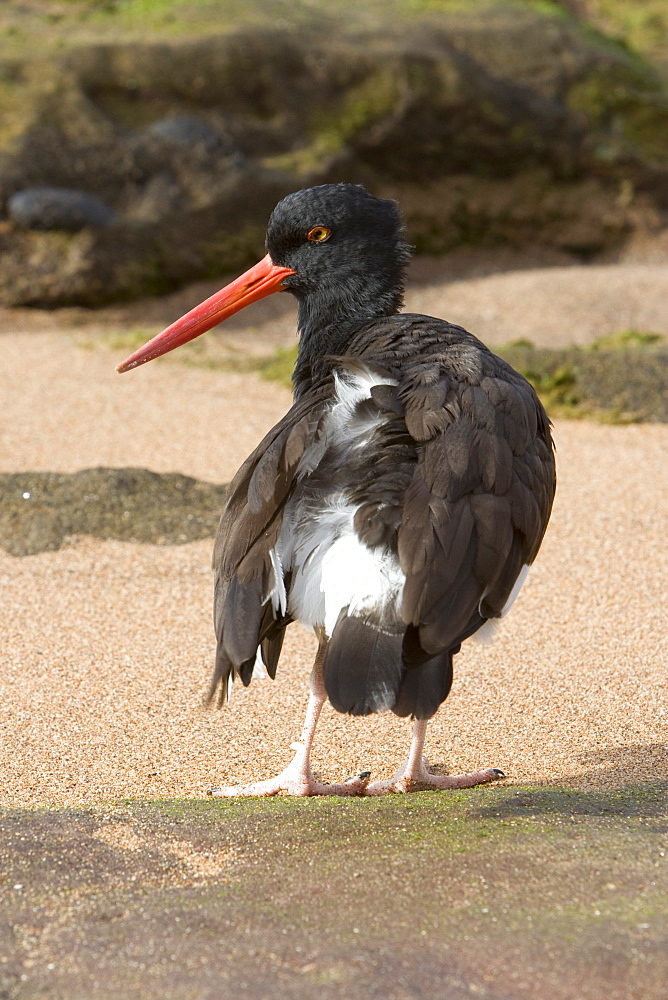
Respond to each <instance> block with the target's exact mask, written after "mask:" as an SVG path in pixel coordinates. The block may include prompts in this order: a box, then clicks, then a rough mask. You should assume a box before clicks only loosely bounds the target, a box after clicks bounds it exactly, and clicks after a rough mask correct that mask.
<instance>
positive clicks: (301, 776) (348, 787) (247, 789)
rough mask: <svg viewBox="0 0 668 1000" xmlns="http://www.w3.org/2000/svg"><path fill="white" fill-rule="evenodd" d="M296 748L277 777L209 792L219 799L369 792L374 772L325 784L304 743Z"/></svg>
mask: <svg viewBox="0 0 668 1000" xmlns="http://www.w3.org/2000/svg"><path fill="white" fill-rule="evenodd" d="M291 748H292V749H295V750H296V751H297V752H296V754H295V756H294V758H293V760H292V761H291V762H290V763H289V764H288V766H287V767H286V768H285V769H284V770H283V771H281V773H280V774H277V775H276V777H275V778H268V779H267V780H266V781H254V782H251V784H249V785H223V786H221V787H220V788H210V789H209V791H208V794H209V795H213V796H214V797H216V798H237V797H246V796H252V795H258V796H263V797H266V796H269V795H297V796H304V795H365V794H366V788H367V786H368V784H369V778H370V772H369V771H363V772H362V773H361V774H360V775H356V776H354V777H352V778H348V780H347V781H343V782H339V783H338V784H331V785H328V784H325V783H323V782H320V781H317V780H316V778H315V776H314V774H313V772H312V771H311V768H310V766H309V763H308V759H307V757H306V754H305V748H304V746H303V744H301V743H293V744H292V747H291Z"/></svg>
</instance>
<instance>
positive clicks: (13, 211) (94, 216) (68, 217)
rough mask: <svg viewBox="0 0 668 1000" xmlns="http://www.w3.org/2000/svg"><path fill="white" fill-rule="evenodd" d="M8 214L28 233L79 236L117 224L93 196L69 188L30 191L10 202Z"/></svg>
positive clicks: (45, 188)
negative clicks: (54, 231) (53, 231)
mask: <svg viewBox="0 0 668 1000" xmlns="http://www.w3.org/2000/svg"><path fill="white" fill-rule="evenodd" d="M7 214H8V215H9V217H10V219H12V220H13V221H14V222H18V224H19V225H20V226H25V228H26V229H37V230H49V229H62V230H65V231H66V232H70V233H78V232H79V231H80V230H81V229H85V228H87V227H88V226H91V227H93V228H98V229H99V228H101V227H104V226H109V225H111V224H112V223H113V221H114V213H113V211H112V210H111V209H110V208H109V207H108V206H107V205H105V204H104V202H103V201H101V200H100V199H99V198H96V197H95V196H94V195H90V194H86V193H85V192H83V191H74V190H71V189H69V188H55V187H53V188H51V187H43V188H27V189H26V190H24V191H17V192H16V193H15V194H13V195H11V197H10V198H8V199H7Z"/></svg>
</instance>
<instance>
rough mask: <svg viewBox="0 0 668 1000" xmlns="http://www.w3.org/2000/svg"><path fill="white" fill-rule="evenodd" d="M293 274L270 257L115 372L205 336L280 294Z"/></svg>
mask: <svg viewBox="0 0 668 1000" xmlns="http://www.w3.org/2000/svg"><path fill="white" fill-rule="evenodd" d="M294 273H295V272H294V271H292V270H291V269H290V268H289V267H279V266H278V265H277V264H274V262H273V260H272V259H271V257H270V256H269V254H267V256H266V257H263V258H262V260H261V261H260V262H259V263H257V264H255V265H254V266H253V267H251V268H250V269H249V270H248V271H246V272H245V273H244V274H242V275H241V276H240V277H238V278H235V279H234V281H231V282H230V284H229V285H226V286H225V288H221V290H220V291H219V292H216V293H215V295H212V296H211V297H210V298H208V299H206V301H204V302H201V303H200V304H199V305H198V306H195V308H194V309H191V310H190V312H188V313H186V314H185V316H182V317H181V319H177V321H176V323H172V325H171V326H168V327H167V329H166V330H163V331H162V333H159V334H157V336H155V337H154V338H153V339H152V340H149V342H148V343H147V344H144V346H143V347H140V348H139V350H137V351H135V352H134V354H131V355H130V357H129V358H126V360H125V361H124V362H123V363H122V364H120V365H118V366H117V368H116V371H117V372H127V371H129V370H130V369H131V368H137V366H138V365H143V364H145V363H146V362H147V361H152V360H153V358H159V357H160V355H161V354H167V353H168V351H173V350H174V348H175V347H180V346H181V345H182V344H187V343H188V341H189V340H194V339H195V337H199V335H200V334H201V333H206V331H207V330H210V329H211V327H212V326H217V325H218V323H222V321H223V320H224V319H227V318H228V316H232V315H234V313H235V312H239V310H240V309H244V308H245V307H246V306H249V305H250V304H251V302H257V300H258V299H263V298H264V297H265V296H266V295H271V294H272V293H273V292H280V291H281V290H282V288H283V280H284V278H287V276H288V275H289V274H294Z"/></svg>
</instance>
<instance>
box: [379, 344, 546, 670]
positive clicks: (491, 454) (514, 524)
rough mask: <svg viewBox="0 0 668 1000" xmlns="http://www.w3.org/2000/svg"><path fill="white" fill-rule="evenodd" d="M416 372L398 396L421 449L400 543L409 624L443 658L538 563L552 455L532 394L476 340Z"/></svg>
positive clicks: (543, 420) (496, 610)
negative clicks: (528, 567)
mask: <svg viewBox="0 0 668 1000" xmlns="http://www.w3.org/2000/svg"><path fill="white" fill-rule="evenodd" d="M407 368H408V370H407V376H406V378H405V379H404V380H403V381H402V384H401V390H400V395H401V399H402V401H403V403H404V406H405V409H406V414H407V419H406V426H407V428H408V430H409V431H410V433H411V434H412V435H413V436H414V437H415V438H416V440H419V441H421V442H422V447H421V449H420V452H419V458H418V462H417V465H416V467H415V470H414V474H413V480H412V482H411V485H410V487H409V489H408V491H407V493H406V498H405V505H404V511H403V518H402V523H401V527H400V529H399V535H398V551H399V558H400V561H401V565H402V568H403V569H404V572H405V573H406V585H405V589H404V599H403V616H404V620H405V621H406V623H407V624H408V625H412V626H414V627H415V628H417V630H418V633H419V644H420V646H421V647H422V648H423V649H424V650H425V652H427V653H430V654H431V655H436V654H437V653H439V652H441V651H443V650H447V649H452V648H453V647H455V646H456V645H457V644H458V643H460V642H461V641H462V639H463V638H465V637H466V636H467V635H469V634H471V632H472V631H474V630H475V629H476V628H477V627H479V625H480V624H482V622H483V621H484V620H485V619H486V618H489V617H497V616H498V615H499V614H500V613H501V611H502V609H503V607H504V605H505V604H506V601H507V600H508V597H509V595H510V593H511V591H512V588H513V585H514V583H515V581H516V579H517V577H518V576H519V573H520V571H521V569H522V566H523V565H524V564H531V562H532V561H533V559H534V558H535V555H536V553H537V551H538V547H539V545H540V542H541V540H542V537H543V534H544V531H545V528H546V525H547V520H548V517H549V513H550V509H551V505H552V499H553V496H554V485H555V472H554V456H553V450H552V445H551V438H550V432H549V422H548V420H547V417H546V416H545V413H544V411H543V408H542V406H541V405H540V403H539V401H538V399H537V397H536V395H535V393H534V391H533V389H532V388H531V386H530V385H529V384H528V382H526V381H525V380H524V379H523V378H522V377H521V376H520V375H518V374H517V373H516V372H514V371H513V370H512V369H511V368H510V367H509V366H508V365H506V364H505V363H504V362H503V361H501V360H500V359H498V358H496V357H494V355H492V354H491V353H490V352H489V351H487V349H486V348H484V347H483V346H482V345H481V344H480V343H479V342H478V341H476V340H475V338H473V337H470V336H469V335H464V336H460V337H459V338H458V339H457V340H455V342H454V343H452V344H451V346H450V348H449V350H448V351H443V352H442V353H441V354H440V355H436V354H434V355H432V356H431V357H430V358H429V360H428V362H422V364H420V363H419V362H415V364H414V368H415V370H414V371H412V370H411V365H410V363H409V365H408V366H407ZM432 407H435V408H436V409H437V411H438V412H436V413H433V412H432ZM409 415H410V417H409Z"/></svg>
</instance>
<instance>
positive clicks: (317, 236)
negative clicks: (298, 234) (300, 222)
mask: <svg viewBox="0 0 668 1000" xmlns="http://www.w3.org/2000/svg"><path fill="white" fill-rule="evenodd" d="M331 235H332V230H331V229H327V227H326V226H314V227H313V229H309V231H308V233H307V234H306V239H307V240H310V241H311V243H324V242H325V240H328V239H329V237H330V236H331Z"/></svg>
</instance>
